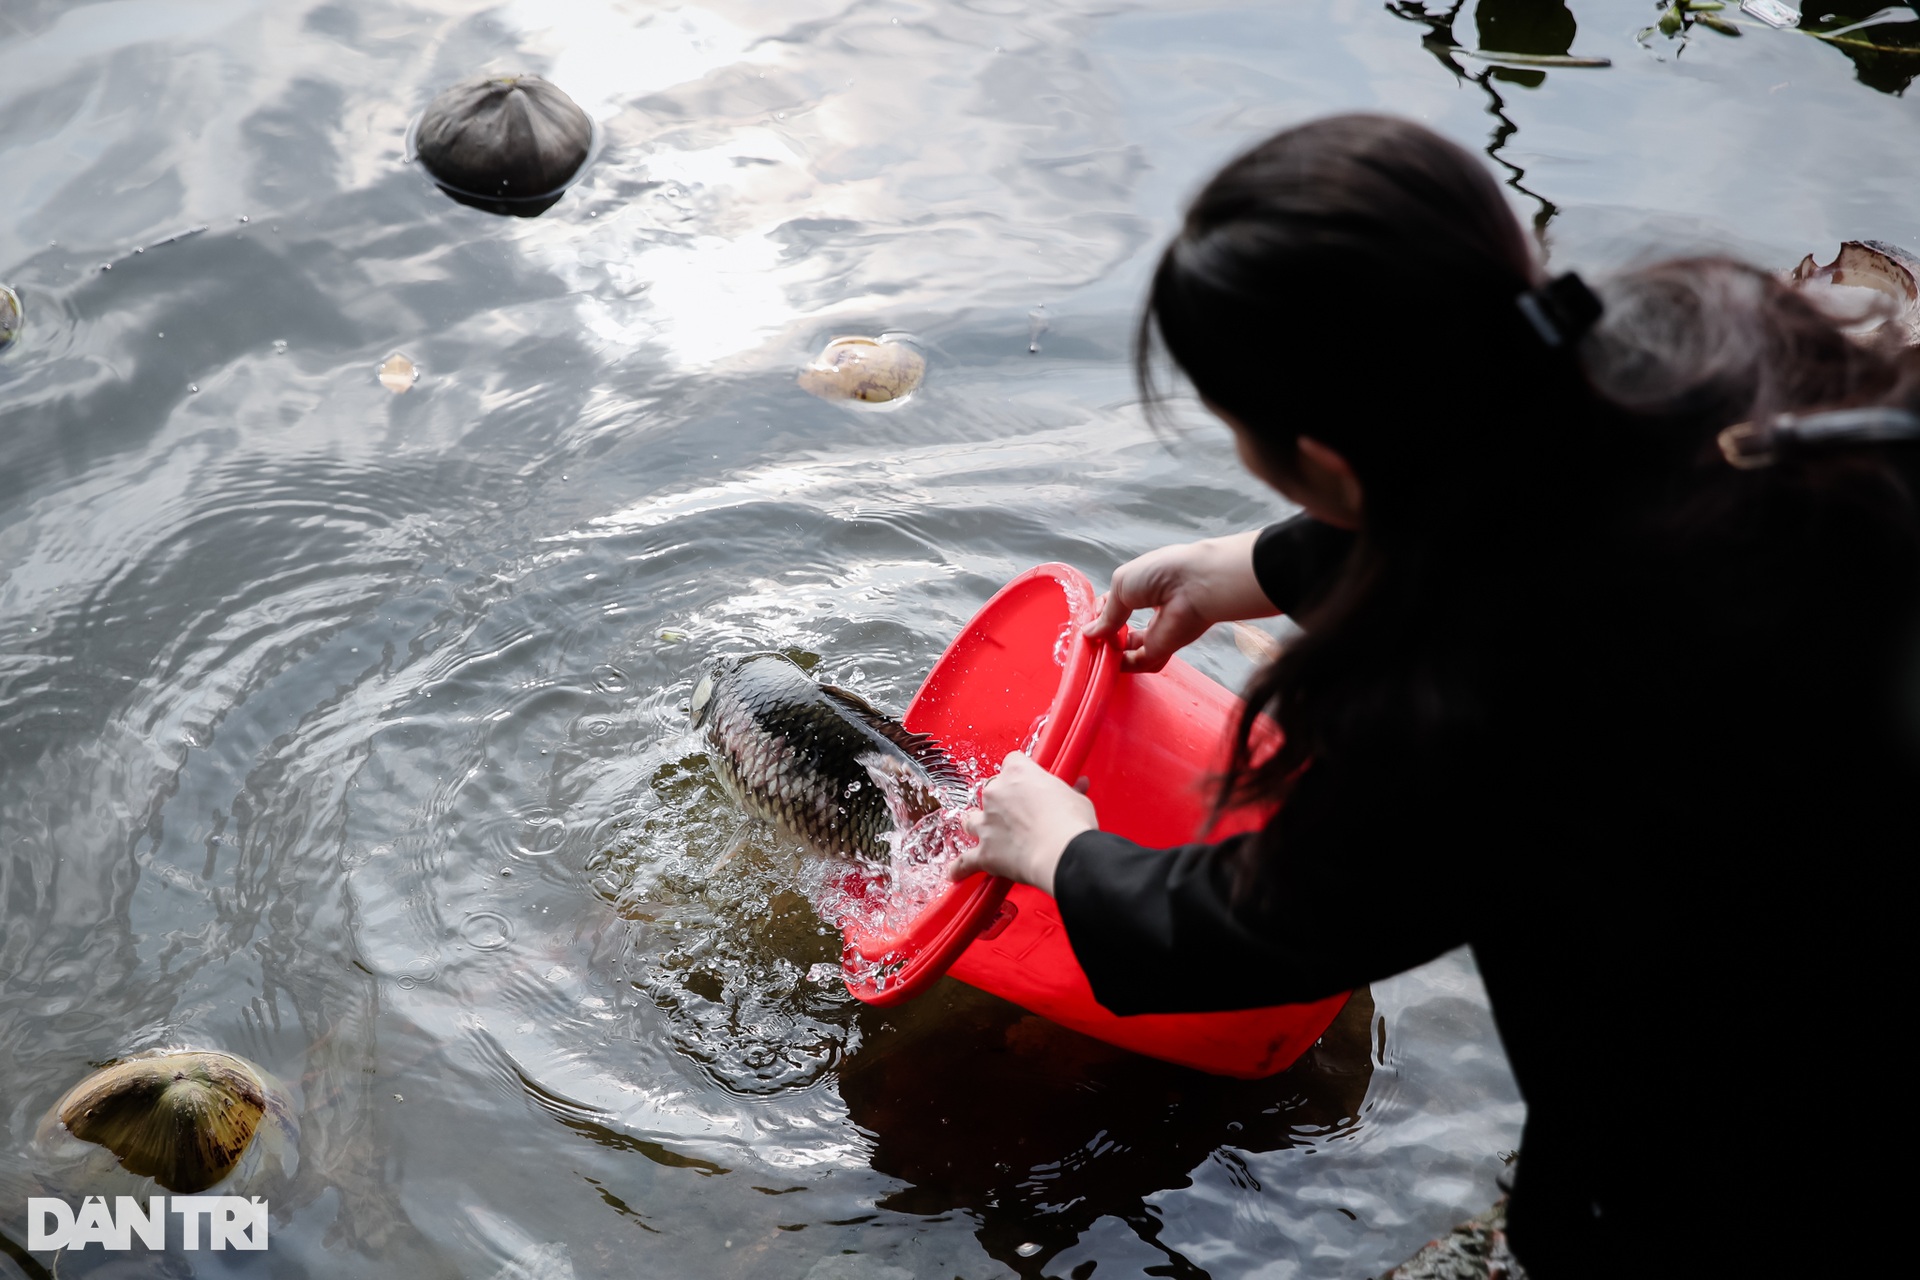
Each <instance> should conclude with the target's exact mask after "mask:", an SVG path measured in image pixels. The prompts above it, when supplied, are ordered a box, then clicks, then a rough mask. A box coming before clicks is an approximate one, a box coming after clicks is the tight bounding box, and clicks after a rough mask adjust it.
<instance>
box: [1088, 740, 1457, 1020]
mask: <svg viewBox="0 0 1920 1280" xmlns="http://www.w3.org/2000/svg"><path fill="white" fill-rule="evenodd" d="M1332 772H1333V771H1332V770H1327V769H1322V768H1320V767H1318V766H1316V767H1314V768H1312V769H1309V771H1308V774H1307V775H1306V776H1305V777H1302V778H1301V780H1300V782H1299V784H1298V786H1296V788H1295V789H1294V793H1293V795H1292V796H1291V797H1290V798H1289V800H1288V803H1287V806H1286V809H1285V810H1284V811H1283V812H1282V813H1281V815H1280V816H1279V817H1277V818H1276V819H1275V823H1276V824H1278V826H1277V831H1276V830H1275V829H1274V828H1270V829H1269V831H1268V832H1267V833H1264V836H1263V838H1262V839H1261V843H1262V845H1263V846H1264V847H1263V848H1262V850H1261V856H1262V857H1263V858H1266V859H1269V860H1271V861H1270V864H1269V865H1268V866H1267V867H1266V868H1264V872H1265V874H1264V878H1263V880H1262V883H1261V887H1260V890H1259V892H1258V894H1257V895H1248V896H1244V897H1242V896H1236V895H1235V893H1234V889H1233V882H1234V869H1235V862H1236V858H1237V856H1238V855H1239V854H1241V853H1242V852H1243V847H1244V845H1245V844H1246V842H1248V841H1250V840H1253V839H1255V837H1253V836H1236V837H1234V838H1232V839H1230V840H1227V841H1224V842H1222V843H1219V844H1195V845H1184V846H1181V847H1179V848H1174V849H1148V848H1143V847H1142V846H1140V845H1137V844H1134V843H1133V842H1132V841H1129V840H1125V839H1122V838H1121V837H1119V836H1115V835H1111V834H1108V833H1106V832H1101V831H1089V832H1085V833H1083V834H1081V835H1079V836H1076V837H1074V839H1073V841H1072V842H1071V843H1069V844H1068V845H1067V849H1066V853H1065V855H1064V856H1063V857H1062V858H1061V860H1060V864H1059V867H1058V869H1057V870H1056V871H1055V873H1054V894H1055V897H1056V900H1057V901H1058V903H1059V906H1060V918H1061V921H1062V922H1063V923H1064V924H1065V925H1066V930H1067V939H1068V941H1069V942H1070V943H1071V944H1072V947H1073V952H1074V955H1075V957H1076V958H1077V959H1078V960H1079V961H1080V967H1081V968H1082V969H1084V970H1085V971H1086V974H1087V978H1088V979H1089V981H1090V982H1091V983H1092V985H1093V994H1094V996H1095V998H1096V999H1098V1000H1099V1001H1100V1003H1101V1004H1103V1005H1105V1006H1106V1007H1107V1008H1109V1009H1111V1010H1112V1011H1113V1012H1115V1013H1118V1014H1133V1013H1198V1012H1206V1011H1212V1010H1221V1009H1247V1008H1256V1007H1259V1006H1263V1005H1271V1004H1289V1003H1295V1002H1299V1001H1306V1000H1317V999H1319V998H1321V997H1323V996H1328V995H1332V994H1334V993H1335V992H1339V991H1345V990H1348V989H1350V988H1353V987H1357V986H1360V985H1363V984H1365V983H1368V982H1373V981H1376V980H1378V979H1380V978H1384V977H1387V976H1389V975H1391V974H1395V973H1399V972H1402V971H1403V970H1406V969H1410V968H1412V967H1413V966H1414V965H1417V964H1421V963H1423V962H1425V961H1427V960H1430V959H1432V958H1433V957H1435V956H1437V955H1439V954H1441V953H1442V952H1444V951H1448V950H1450V949H1452V948H1453V947H1456V946H1459V945H1460V944H1461V943H1463V942H1465V941H1467V931H1466V924H1465V916H1466V913H1465V912H1463V911H1462V910H1461V909H1460V907H1459V905H1458V904H1457V903H1456V902H1454V901H1452V899H1453V898H1454V897H1455V896H1457V895H1456V893H1455V890H1454V882H1455V881H1456V880H1457V879H1458V877H1459V869H1458V867H1456V866H1454V865H1453V864H1452V863H1451V861H1450V860H1446V859H1441V858H1437V857H1435V856H1434V850H1435V840H1434V832H1433V831H1432V830H1431V829H1429V828H1428V826H1427V823H1426V821H1425V818H1426V817H1427V816H1431V817H1433V818H1435V819H1437V820H1438V821H1439V822H1440V824H1441V825H1442V827H1443V828H1444V827H1449V826H1452V821H1451V820H1450V819H1453V818H1454V817H1456V816H1461V815H1452V814H1441V813H1435V812H1433V810H1431V809H1422V808H1421V807H1420V800H1421V799H1424V798H1425V797H1420V796H1415V795H1403V796H1400V797H1393V798H1390V799H1388V801H1387V803H1386V804H1385V806H1384V807H1382V806H1380V805H1378V804H1373V805H1369V804H1366V803H1365V801H1364V798H1363V797H1362V796H1360V795H1358V794H1355V792H1354V789H1353V788H1350V787H1344V786H1340V785H1339V781H1340V780H1338V779H1335V778H1332V777H1329V776H1326V775H1329V774H1331V773H1332ZM1316 775H1320V776H1316ZM1422 790H1424V789H1422ZM1343 792H1344V793H1345V794H1342V793H1343ZM1376 799H1378V797H1376ZM1395 799H1398V800H1400V801H1402V802H1403V803H1394V802H1393V801H1394V800H1395ZM1323 816H1324V817H1325V818H1328V819H1337V821H1322V820H1321V819H1322V817H1323ZM1276 835H1277V836H1278V839H1275V838H1274V837H1275V836H1276ZM1289 837H1291V838H1289Z"/></svg>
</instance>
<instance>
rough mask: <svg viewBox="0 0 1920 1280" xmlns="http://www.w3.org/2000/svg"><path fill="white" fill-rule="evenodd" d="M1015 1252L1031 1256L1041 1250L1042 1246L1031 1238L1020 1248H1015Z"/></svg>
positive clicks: (1023, 1255)
mask: <svg viewBox="0 0 1920 1280" xmlns="http://www.w3.org/2000/svg"><path fill="white" fill-rule="evenodd" d="M1014 1252H1015V1253H1017V1254H1019V1255H1020V1256H1021V1257H1023V1258H1031V1257H1032V1256H1033V1255H1034V1254H1036V1253H1038V1252H1040V1246H1039V1245H1037V1244H1035V1243H1034V1242H1033V1241H1031V1240H1029V1241H1027V1243H1025V1244H1023V1245H1021V1246H1020V1247H1019V1248H1018V1249H1015V1250H1014Z"/></svg>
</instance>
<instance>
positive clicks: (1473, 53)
mask: <svg viewBox="0 0 1920 1280" xmlns="http://www.w3.org/2000/svg"><path fill="white" fill-rule="evenodd" d="M1661 21H1662V22H1663V23H1664V22H1665V21H1666V20H1665V19H1664V18H1663V19H1661ZM1663 29H1664V28H1663ZM1459 52H1460V53H1462V54H1464V55H1465V56H1467V57H1469V58H1473V59H1475V60H1477V61H1480V62H1492V63H1498V64H1501V65H1504V66H1509V67H1610V66H1612V65H1613V59H1612V58H1586V57H1581V56H1579V55H1577V54H1572V53H1502V52H1499V51H1498V50H1494V49H1461V50H1459Z"/></svg>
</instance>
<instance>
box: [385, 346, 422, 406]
mask: <svg viewBox="0 0 1920 1280" xmlns="http://www.w3.org/2000/svg"><path fill="white" fill-rule="evenodd" d="M376 373H377V374H378V376H379V378H380V385H381V386H383V387H385V388H386V389H387V390H389V391H391V392H393V394H395V395H401V394H402V393H404V392H407V391H410V390H412V388H413V384H414V383H416V382H418V381H420V368H419V366H418V365H416V364H414V362H413V361H411V360H409V359H407V358H406V357H405V356H403V355H401V354H400V353H399V352H398V351H396V352H394V353H393V354H392V355H390V356H388V357H387V358H386V359H385V360H383V361H382V362H381V364H380V368H379V369H378V370H376Z"/></svg>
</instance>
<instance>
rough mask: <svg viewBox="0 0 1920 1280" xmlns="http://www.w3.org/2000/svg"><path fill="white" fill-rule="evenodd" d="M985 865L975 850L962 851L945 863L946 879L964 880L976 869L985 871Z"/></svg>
mask: <svg viewBox="0 0 1920 1280" xmlns="http://www.w3.org/2000/svg"><path fill="white" fill-rule="evenodd" d="M985 870H986V866H985V865H984V863H983V862H982V861H981V858H980V855H979V853H977V852H969V853H963V854H961V855H960V856H958V857H957V858H955V859H954V860H953V861H952V862H949V863H948V864H947V879H949V880H965V879H966V878H967V877H968V876H970V875H972V874H973V873H974V872H976V871H985Z"/></svg>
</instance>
